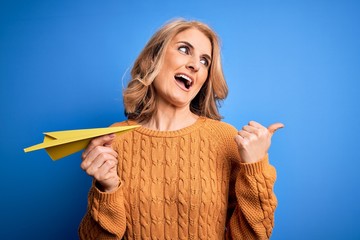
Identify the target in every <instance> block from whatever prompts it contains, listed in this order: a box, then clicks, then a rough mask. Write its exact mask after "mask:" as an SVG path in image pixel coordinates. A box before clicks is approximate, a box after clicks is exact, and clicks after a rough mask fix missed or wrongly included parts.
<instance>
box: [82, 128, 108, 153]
mask: <svg viewBox="0 0 360 240" xmlns="http://www.w3.org/2000/svg"><path fill="white" fill-rule="evenodd" d="M114 138H115V134H109V135H104V136H101V137H98V138H94V139H93V140H91V142H90V143H89V145H88V146H87V148H86V149H85V150H84V152H83V153H82V158H83V159H84V158H86V157H87V155H88V154H89V152H91V151H92V150H93V149H94V148H95V147H97V146H105V145H110V144H111V143H112V141H113V140H114Z"/></svg>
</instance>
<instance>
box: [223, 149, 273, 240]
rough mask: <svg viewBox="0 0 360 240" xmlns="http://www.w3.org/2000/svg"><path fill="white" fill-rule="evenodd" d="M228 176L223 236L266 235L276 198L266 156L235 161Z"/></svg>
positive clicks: (252, 237)
mask: <svg viewBox="0 0 360 240" xmlns="http://www.w3.org/2000/svg"><path fill="white" fill-rule="evenodd" d="M234 165H235V166H234V167H233V169H232V173H231V179H230V189H229V208H228V221H227V231H226V239H246V240H249V239H257V240H258V239H269V238H270V236H271V233H272V229H273V227H274V212H275V208H276V206H277V199H276V196H275V194H274V192H273V186H274V183H275V180H276V171H275V168H274V167H273V166H271V165H270V164H269V161H268V156H266V157H264V159H262V160H261V161H259V162H256V163H248V164H243V163H241V164H240V166H239V165H238V164H234Z"/></svg>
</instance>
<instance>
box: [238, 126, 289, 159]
mask: <svg viewBox="0 0 360 240" xmlns="http://www.w3.org/2000/svg"><path fill="white" fill-rule="evenodd" d="M283 127H284V124H282V123H274V124H272V125H270V126H269V127H268V128H266V127H264V126H262V125H261V124H260V123H257V122H255V121H250V122H249V124H248V125H246V126H244V127H243V128H242V129H241V130H240V131H239V132H238V135H236V136H235V141H236V143H237V145H238V149H239V154H240V157H241V162H243V163H254V162H258V161H260V160H261V159H263V158H264V157H265V155H266V154H267V152H268V150H269V148H270V144H271V137H272V136H273V134H274V133H275V131H276V130H278V129H280V128H283Z"/></svg>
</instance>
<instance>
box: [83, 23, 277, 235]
mask: <svg viewBox="0 0 360 240" xmlns="http://www.w3.org/2000/svg"><path fill="white" fill-rule="evenodd" d="M131 73H132V80H131V81H130V82H129V84H128V87H127V88H126V89H125V91H124V105H125V110H126V113H127V116H128V120H127V121H125V122H121V123H116V124H114V126H121V125H134V124H140V125H141V127H139V128H136V129H135V130H134V131H132V132H128V133H125V134H123V135H120V136H117V137H115V135H107V136H103V137H99V138H96V139H94V140H92V142H91V143H90V144H89V146H88V147H87V149H86V150H85V151H84V152H83V155H82V159H83V161H82V163H81V167H82V169H83V170H84V171H86V172H87V173H88V174H89V175H90V176H93V178H94V181H93V186H92V187H91V189H90V192H89V196H88V210H87V213H86V215H85V217H84V218H83V220H82V222H81V224H80V227H79V235H80V238H81V239H121V238H122V237H125V238H126V239H224V238H226V239H268V238H269V237H270V235H271V232H272V228H273V224H274V211H275V208H276V205H277V201H276V197H275V195H274V193H273V184H274V182H275V178H276V173H275V169H274V168H273V167H272V166H271V165H270V164H269V162H268V158H267V151H268V149H269V147H270V140H271V136H272V134H273V133H274V131H275V130H277V129H278V128H281V127H283V125H282V124H280V123H277V124H273V125H271V126H270V127H269V128H265V127H263V126H262V125H260V124H259V123H256V122H254V121H251V122H250V123H249V124H248V125H246V126H244V127H243V128H242V129H241V130H240V131H238V130H236V129H235V128H234V127H232V126H231V125H229V124H227V123H224V122H221V121H220V118H221V116H220V115H219V113H218V109H217V102H218V101H219V100H222V99H224V98H225V97H226V95H227V85H226V82H225V79H224V76H223V72H222V68H221V60H220V49H219V42H218V38H217V36H216V34H215V33H214V32H213V31H212V30H211V29H210V28H209V27H208V26H207V25H205V24H203V23H200V22H197V21H190V22H188V21H184V20H176V21H172V22H170V23H168V24H166V25H165V26H164V27H163V28H161V29H160V30H159V31H158V32H157V33H155V35H154V36H153V37H152V38H151V39H150V41H149V42H148V43H147V45H146V46H145V48H144V49H143V51H142V52H141V53H140V55H139V57H138V59H137V60H136V61H135V64H134V67H133V69H132V72H131Z"/></svg>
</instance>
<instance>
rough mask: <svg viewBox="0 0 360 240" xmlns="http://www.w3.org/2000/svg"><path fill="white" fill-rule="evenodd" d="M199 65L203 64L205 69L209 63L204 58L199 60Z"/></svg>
mask: <svg viewBox="0 0 360 240" xmlns="http://www.w3.org/2000/svg"><path fill="white" fill-rule="evenodd" d="M200 63H201V64H204V66H206V67H208V66H209V61H208V60H207V59H206V58H201V60H200Z"/></svg>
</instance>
